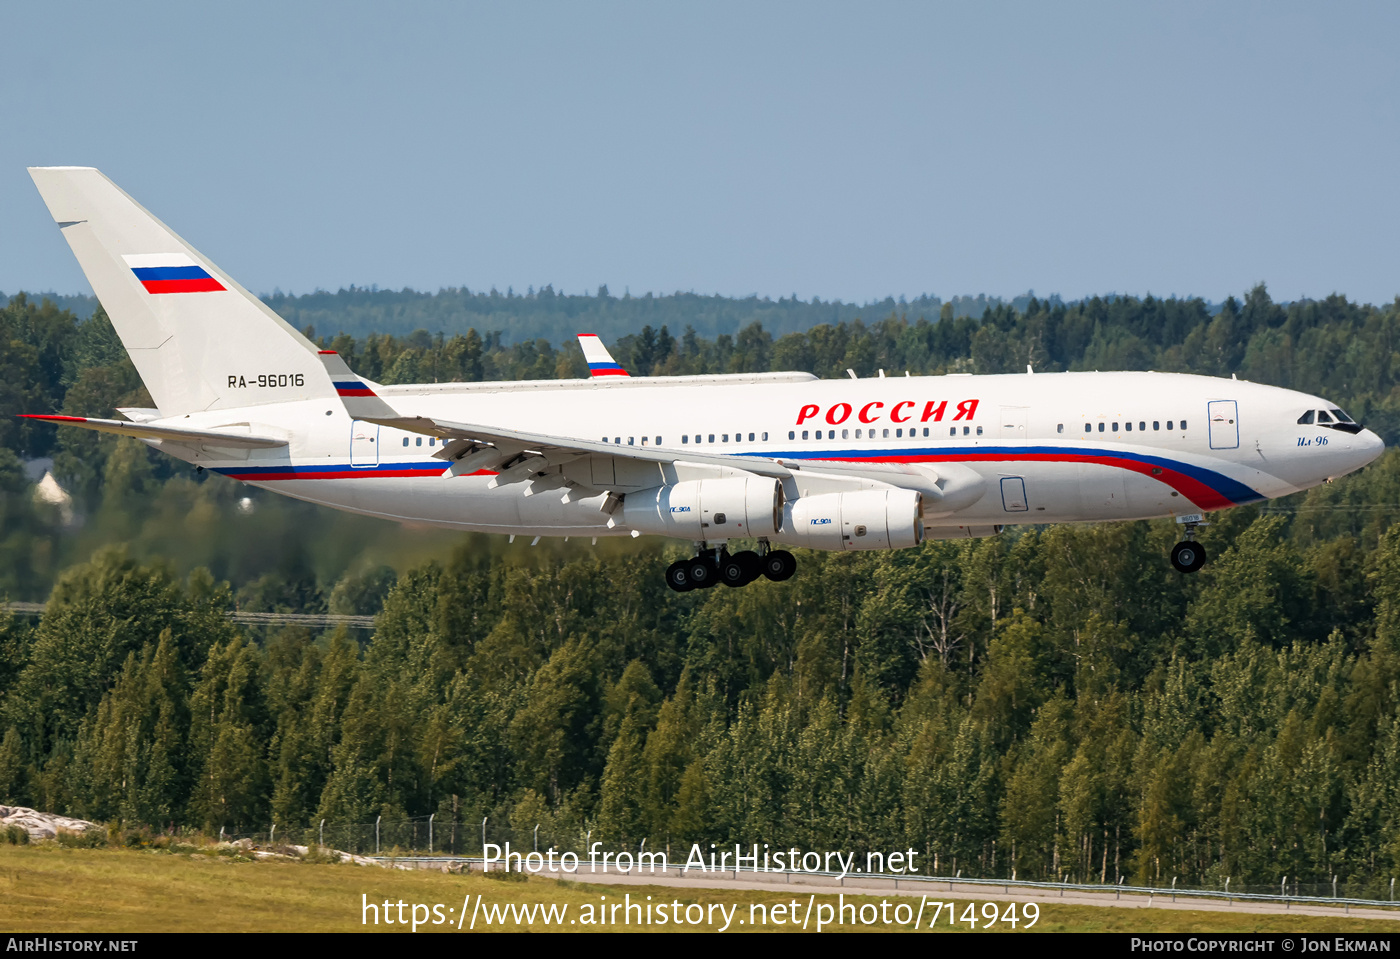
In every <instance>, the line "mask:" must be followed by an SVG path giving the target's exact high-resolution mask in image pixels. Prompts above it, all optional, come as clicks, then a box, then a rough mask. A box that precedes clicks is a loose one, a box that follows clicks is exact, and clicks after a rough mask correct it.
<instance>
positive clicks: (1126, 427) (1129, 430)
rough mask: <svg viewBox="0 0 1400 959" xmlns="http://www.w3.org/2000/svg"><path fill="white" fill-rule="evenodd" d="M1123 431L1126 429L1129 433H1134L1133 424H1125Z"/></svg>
mask: <svg viewBox="0 0 1400 959" xmlns="http://www.w3.org/2000/svg"><path fill="white" fill-rule="evenodd" d="M1123 429H1125V430H1127V431H1128V432H1129V433H1131V432H1132V431H1133V424H1132V423H1124V424H1123Z"/></svg>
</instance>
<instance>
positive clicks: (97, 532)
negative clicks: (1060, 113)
mask: <svg viewBox="0 0 1400 959" xmlns="http://www.w3.org/2000/svg"><path fill="white" fill-rule="evenodd" d="M1398 324H1400V304H1392V305H1387V306H1384V307H1379V308H1377V307H1370V306H1360V305H1356V304H1352V303H1349V302H1348V301H1346V300H1345V299H1344V298H1341V297H1334V298H1331V299H1329V300H1327V301H1322V302H1309V303H1299V304H1292V305H1290V306H1289V307H1287V308H1280V307H1278V306H1276V305H1275V304H1273V303H1272V302H1271V301H1270V299H1269V297H1268V295H1267V292H1266V291H1265V290H1263V288H1262V287H1261V288H1256V289H1255V290H1253V291H1251V292H1250V293H1249V294H1248V295H1247V296H1246V297H1244V298H1243V299H1242V300H1239V301H1236V300H1230V301H1227V302H1226V304H1225V306H1224V308H1223V309H1221V310H1219V311H1218V312H1216V313H1212V312H1211V311H1209V310H1207V309H1206V308H1205V305H1204V304H1203V303H1201V302H1200V301H1198V300H1186V301H1178V300H1165V301H1163V300H1153V299H1147V298H1145V299H1129V298H1117V299H1113V300H1090V301H1086V302H1084V303H1082V304H1074V305H1071V306H1065V305H1063V304H1049V305H1047V304H1043V303H1040V302H1039V301H1030V302H1028V303H1027V304H1026V308H1025V309H1024V310H1017V309H1014V308H1011V307H1007V306H1003V307H998V308H996V309H991V310H988V311H987V312H986V313H985V314H984V315H983V316H982V317H981V318H979V319H968V318H964V319H959V318H955V317H947V318H943V319H922V320H921V319H917V318H916V319H913V320H910V319H908V318H906V317H905V316H903V315H901V314H894V315H886V316H883V317H881V318H878V319H872V320H868V321H861V320H851V321H849V322H842V323H838V324H835V325H825V326H821V325H819V326H816V327H814V328H812V329H810V330H806V331H801V332H793V333H788V334H786V335H783V336H780V337H777V338H773V337H772V336H770V335H769V334H768V333H767V332H766V331H765V330H764V329H762V328H759V327H757V326H751V327H747V328H745V329H744V330H742V331H741V332H740V333H739V335H737V336H734V337H729V336H718V337H714V338H705V337H701V336H699V335H698V334H696V333H694V332H693V331H686V330H685V329H681V330H679V331H676V330H672V329H670V328H669V327H667V328H665V329H662V328H660V327H651V328H644V329H643V330H641V331H640V332H638V333H636V334H634V335H631V336H628V337H625V338H622V339H621V340H620V342H615V343H614V344H612V345H615V347H616V349H615V352H616V355H617V356H618V359H619V360H620V361H622V362H623V363H624V365H627V366H629V367H630V368H631V369H633V371H634V372H636V373H651V372H699V371H704V370H760V369H770V368H787V369H810V370H813V371H814V372H817V373H818V374H819V375H823V376H832V375H844V370H845V368H846V367H851V368H854V369H856V370H858V371H859V372H861V373H862V374H868V373H873V372H874V371H875V370H877V369H879V368H885V369H888V370H892V371H902V370H904V369H909V370H911V371H913V372H937V371H949V370H958V371H968V372H998V371H1004V370H1016V369H1024V366H1025V364H1026V363H1027V362H1029V363H1032V364H1034V365H1035V368H1036V369H1037V370H1053V369H1065V368H1074V369H1084V368H1088V369H1095V368H1098V369H1135V368H1156V369H1163V370H1190V371H1193V372H1202V373H1212V374H1216V375H1229V374H1231V373H1237V374H1238V375H1239V376H1240V377H1242V378H1249V379H1257V380H1261V381H1264V382H1270V383H1276V384H1278V385H1283V386H1291V387H1294V388H1301V389H1310V390H1315V391H1318V392H1321V393H1322V394H1323V395H1325V396H1327V397H1329V398H1330V399H1332V400H1335V401H1337V402H1339V403H1341V404H1343V405H1344V406H1345V407H1346V408H1347V409H1348V410H1349V411H1350V412H1351V413H1352V414H1353V415H1355V416H1356V417H1357V418H1358V419H1361V420H1363V421H1365V422H1366V423H1367V425H1371V426H1376V427H1378V428H1379V430H1380V431H1381V432H1382V435H1384V436H1386V437H1387V439H1388V440H1390V441H1392V442H1393V441H1394V440H1395V439H1396V432H1397V426H1400V421H1397V419H1396V416H1397V413H1400V398H1398V397H1397V393H1396V387H1397V385H1400V384H1397V377H1400V356H1397V354H1396V352H1395V344H1394V342H1393V336H1394V332H1395V331H1396V329H1397V325H1398ZM334 346H335V348H337V349H340V350H341V351H342V352H343V353H345V354H346V356H347V359H349V361H350V363H351V366H352V368H354V369H356V370H357V372H360V373H362V374H363V375H365V376H368V377H370V378H373V379H380V380H383V381H394V382H402V381H412V380H417V379H442V380H447V379H455V378H485V377H500V378H513V377H522V376H561V375H579V374H580V373H581V370H580V369H579V364H580V360H581V357H578V356H577V355H576V351H577V348H576V346H574V345H573V344H572V343H571V342H567V341H565V342H563V343H562V344H560V345H558V346H554V345H551V344H550V343H548V342H536V343H521V344H515V345H512V346H504V345H502V344H501V343H500V341H498V340H493V338H492V337H490V336H482V335H478V334H476V333H474V332H472V331H468V332H467V333H464V334H462V335H460V336H455V337H430V336H427V335H426V334H424V335H422V336H408V337H381V336H368V337H365V338H363V339H359V340H353V339H351V338H349V337H345V338H343V339H338V340H335V342H334ZM141 393H142V390H141V387H140V384H139V382H138V381H137V380H136V379H135V376H134V373H132V371H131V368H130V366H129V364H128V363H127V362H126V360H125V356H124V354H123V353H122V351H121V350H120V347H119V344H117V343H116V341H115V338H114V337H113V335H112V333H111V328H110V325H109V324H107V322H106V320H105V318H104V317H103V316H102V315H101V314H100V312H99V313H98V314H96V315H95V316H94V317H93V319H91V320H89V321H86V322H77V321H75V320H74V319H73V317H72V316H71V315H70V314H66V313H64V312H63V311H60V310H57V309H56V308H52V307H46V306H43V305H35V304H33V303H31V302H29V301H27V300H17V301H15V302H12V303H11V304H10V305H9V306H7V307H5V308H3V309H0V411H2V412H5V413H10V412H15V411H19V410H38V411H50V410H52V411H62V412H69V413H75V414H88V415H110V413H111V410H112V408H113V407H114V406H117V405H143V402H142V399H141ZM72 433H77V431H72ZM0 444H3V446H4V449H3V450H0V593H5V594H7V595H8V596H9V598H11V599H33V598H37V599H45V598H47V599H48V602H49V605H48V608H47V610H46V612H45V613H44V615H43V616H42V618H39V619H37V620H30V619H24V618H19V617H12V618H8V619H5V618H0V802H5V801H8V802H16V803H22V804H27V805H34V806H36V807H41V808H45V809H49V810H52V811H56V812H63V813H68V814H73V815H79V816H83V817H85V818H93V819H99V820H104V821H105V820H122V821H125V822H128V823H144V824H148V825H151V826H155V827H170V826H176V827H190V828H199V829H207V830H211V831H214V832H217V831H218V830H219V829H220V828H223V829H225V830H226V831H228V832H235V833H236V832H245V833H246V832H252V831H266V829H267V828H268V825H269V824H271V823H277V824H279V832H280V831H281V830H284V829H286V830H295V829H305V828H310V827H314V826H315V825H316V824H317V823H318V822H319V821H320V820H322V819H326V820H327V821H328V823H330V824H341V823H365V822H373V821H374V819H375V817H383V819H384V820H385V821H386V822H389V821H397V820H403V819H407V818H410V817H427V816H428V815H430V814H431V815H434V816H435V817H436V819H437V822H438V823H439V824H463V826H464V828H463V832H464V833H465V834H471V833H472V831H473V830H474V829H475V828H476V824H479V823H480V821H481V819H482V818H483V817H488V818H489V820H490V821H491V822H492V823H493V824H495V826H493V828H497V829H499V828H514V829H515V830H516V832H515V835H525V834H528V832H529V830H530V829H531V827H533V826H534V825H535V824H539V825H540V842H541V846H542V847H543V846H544V845H545V844H547V843H549V844H555V845H558V846H561V847H574V846H576V845H577V844H578V843H579V842H580V840H581V838H582V836H583V835H585V834H586V833H588V832H589V831H591V834H592V837H593V838H594V839H603V840H605V841H608V842H610V843H623V842H626V843H632V844H635V843H637V842H640V841H641V840H642V839H646V840H648V848H657V847H660V846H664V845H666V844H669V845H671V846H672V847H673V848H674V847H676V846H678V845H682V844H685V843H688V842H690V841H703V842H719V843H724V842H736V841H737V842H744V843H748V842H769V843H773V844H775V845H796V846H799V847H803V848H818V849H822V848H826V849H837V848H840V849H857V850H866V849H876V850H879V849H893V848H904V847H913V848H914V849H916V850H918V851H919V852H920V853H921V856H922V857H923V864H924V868H925V870H926V871H934V870H935V869H936V871H937V872H939V873H941V874H951V873H953V872H956V871H957V870H962V871H963V874H964V875H976V874H981V875H996V876H1007V875H1010V874H1011V873H1012V871H1013V870H1014V871H1015V872H1016V874H1017V875H1018V876H1020V877H1022V878H1040V877H1045V878H1052V877H1053V878H1056V879H1059V878H1061V877H1063V876H1066V875H1067V876H1069V877H1070V878H1071V879H1081V880H1086V881H1100V880H1107V881H1109V882H1112V881H1114V880H1115V879H1117V878H1118V877H1120V876H1123V877H1127V878H1128V879H1129V880H1130V881H1141V882H1151V883H1158V884H1165V883H1167V882H1170V881H1171V879H1172V878H1173V877H1178V878H1179V879H1180V882H1181V884H1183V885H1191V884H1215V885H1218V884H1219V883H1221V882H1223V880H1224V878H1225V877H1231V878H1232V880H1233V881H1232V888H1240V886H1242V885H1247V884H1261V885H1262V884H1273V885H1274V886H1275V887H1276V886H1277V883H1278V882H1279V880H1280V877H1281V876H1283V875H1288V876H1290V877H1295V878H1301V879H1302V881H1304V882H1322V881H1326V880H1330V878H1331V877H1332V876H1333V875H1339V876H1341V877H1342V879H1343V881H1347V882H1350V883H1353V884H1355V887H1354V888H1357V889H1369V890H1370V891H1372V892H1379V891H1381V890H1383V889H1384V888H1386V886H1387V884H1388V883H1389V881H1390V878H1391V877H1392V876H1395V875H1397V874H1400V702H1397V696H1398V695H1400V529H1397V528H1395V527H1394V526H1393V524H1392V520H1393V519H1394V518H1395V517H1396V516H1397V515H1400V456H1398V455H1397V454H1396V453H1394V452H1392V453H1390V454H1387V455H1386V456H1385V457H1384V458H1383V459H1382V460H1380V461H1378V462H1377V463H1376V464H1374V465H1372V466H1371V467H1369V468H1368V469H1367V470H1365V471H1363V472H1362V473H1360V474H1358V475H1355V476H1352V477H1348V478H1346V479H1345V480H1342V481H1340V482H1338V483H1336V484H1333V485H1329V486H1324V487H1320V488H1318V489H1316V490H1313V491H1311V492H1309V493H1308V494H1305V495H1300V496H1297V497H1293V498H1290V499H1289V500H1286V501H1280V502H1277V503H1274V504H1269V505H1267V506H1266V507H1264V508H1259V507H1250V508H1244V509H1236V510H1232V511H1228V512H1226V513H1220V514H1215V515H1214V516H1213V517H1212V521H1213V522H1212V525H1211V526H1209V527H1207V528H1206V529H1205V530H1203V534H1204V535H1203V538H1204V541H1205V544H1206V546H1207V548H1208V550H1209V552H1210V555H1211V556H1212V561H1211V562H1210V563H1209V564H1208V565H1207V566H1206V568H1205V569H1204V570H1203V571H1202V572H1201V573H1199V574H1197V575H1195V576H1192V577H1183V576H1180V575H1178V574H1176V573H1174V572H1173V571H1172V570H1171V568H1170V566H1169V564H1168V563H1167V561H1166V553H1167V550H1168V548H1169V546H1170V544H1171V543H1172V542H1173V541H1174V540H1175V539H1176V534H1177V530H1176V528H1175V526H1174V524H1171V523H1131V524H1116V525H1102V526H1057V527H1046V528H1035V527H1026V528H1021V529H1015V530H1010V531H1008V533H1007V534H1004V535H1003V536H1001V537H999V538H996V539H991V540H985V541H975V542H961V543H952V542H934V543H927V544H925V545H924V546H922V547H920V548H918V549H914V550H906V551H900V552H894V553H888V554H851V555H846V554H841V555H831V554H808V555H806V556H804V557H803V561H802V565H801V571H800V572H799V574H798V575H797V577H795V578H794V579H793V580H791V581H789V582H787V583H784V584H773V583H765V582H760V583H756V584H754V585H753V586H750V587H749V588H747V589H743V590H728V589H725V588H723V587H719V588H716V589H712V590H707V591H697V592H693V593H687V594H683V595H678V594H673V593H670V592H669V591H668V590H667V589H666V587H665V585H664V584H663V583H662V582H661V580H660V577H658V576H657V575H656V573H657V570H658V569H659V568H660V567H661V566H662V565H663V564H664V563H666V562H667V561H669V559H671V558H675V557H677V556H679V555H680V554H681V552H682V551H683V550H684V546H683V545H682V544H671V543H665V542H661V541H649V540H646V539H643V540H641V541H638V542H636V543H633V544H611V543H603V544H600V546H599V547H597V548H590V547H589V546H588V545H587V544H586V543H584V544H578V543H570V544H557V543H556V544H542V545H541V546H539V547H537V548H535V549H531V548H529V547H527V546H525V545H524V544H523V543H521V544H518V545H516V546H513V547H511V546H507V545H505V544H504V542H503V541H502V540H501V539H500V538H491V537H485V536H451V537H446V536H438V535H437V534H428V533H425V532H424V531H405V530H399V529H397V528H395V527H391V526H388V525H387V524H376V523H374V522H373V521H369V520H363V519H359V518H355V517H342V516H338V515H336V514H330V513H328V512H327V511H322V510H317V509H314V508H311V507H307V506H304V505H301V504H295V503H285V502H279V501H277V500H276V499H275V498H274V497H270V496H265V495H263V494H260V493H258V492H257V491H252V490H248V489H246V488H242V487H239V486H238V485H237V484H235V483H232V482H230V481H228V480H224V479H222V478H217V477H215V478H209V477H201V476H195V475H194V474H192V473H191V472H189V470H188V469H187V468H186V467H184V466H183V465H182V464H178V463H172V462H171V461H169V460H162V459H160V458H158V457H154V456H152V455H151V454H149V453H148V451H146V450H145V448H144V447H142V446H140V445H139V444H136V443H134V442H131V441H125V440H120V441H119V440H115V439H106V438H94V437H92V436H91V435H89V434H82V435H77V436H75V435H71V434H70V433H56V432H52V431H49V430H48V428H46V427H35V426H31V425H28V424H21V423H17V422H16V421H15V420H13V419H12V418H11V417H9V416H5V417H4V418H3V419H2V420H0ZM38 456H52V457H53V458H54V471H55V474H56V475H57V477H58V478H59V480H60V481H61V482H62V483H64V485H65V486H66V487H67V488H68V489H69V490H70V491H72V493H73V495H74V500H75V502H74V511H75V514H76V518H74V519H72V520H65V519H64V518H63V517H62V516H61V515H60V514H59V511H57V510H56V509H55V508H54V507H51V506H47V505H42V504H36V503H35V501H34V497H33V495H32V492H33V490H32V480H31V479H29V478H28V477H27V476H26V474H25V473H24V470H23V465H22V464H23V461H24V460H28V459H32V458H34V457H38ZM253 531H256V532H253ZM50 590H51V592H50ZM235 605H237V606H239V607H241V608H245V609H289V610H295V611H317V610H324V609H336V610H340V611H345V612H375V613H377V614H378V618H377V620H376V626H375V629H374V630H373V632H372V633H366V634H362V635H359V634H350V633H346V632H343V631H342V632H326V633H323V634H314V633H311V632H309V631H306V630H304V629H301V628H295V627H292V628H284V629H276V630H268V629H261V628H259V629H245V628H242V627H238V626H236V625H234V624H232V623H231V622H230V621H229V620H228V619H227V618H226V617H225V616H224V612H225V611H226V610H228V609H229V608H231V607H234V606H235ZM330 828H331V826H328V831H329V830H330Z"/></svg>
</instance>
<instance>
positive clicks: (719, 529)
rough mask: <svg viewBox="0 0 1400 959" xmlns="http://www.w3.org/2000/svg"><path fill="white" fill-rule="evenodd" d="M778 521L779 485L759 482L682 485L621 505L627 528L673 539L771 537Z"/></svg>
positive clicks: (653, 491)
mask: <svg viewBox="0 0 1400 959" xmlns="http://www.w3.org/2000/svg"><path fill="white" fill-rule="evenodd" d="M782 515H783V487H782V484H781V483H779V482H778V481H777V480H775V479H766V478H764V477H762V476H751V477H739V478H736V479H702V480H685V481H683V482H680V483H675V484H672V485H669V486H658V487H655V488H653V489H644V490H641V491H639V492H636V493H628V494H627V497H626V498H625V499H624V500H623V501H622V521H623V522H624V523H626V524H627V526H628V527H629V528H631V529H635V530H640V531H641V532H643V533H655V534H657V535H658V536H675V537H677V538H679V539H691V540H721V539H738V538H740V537H746V536H772V535H773V534H775V533H776V532H777V531H778V524H779V523H780V522H781V519H782Z"/></svg>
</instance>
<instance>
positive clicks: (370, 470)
mask: <svg viewBox="0 0 1400 959" xmlns="http://www.w3.org/2000/svg"><path fill="white" fill-rule="evenodd" d="M446 471H447V467H446V466H444V467H443V468H442V469H440V470H439V469H431V470H421V469H418V470H391V469H381V468H376V467H373V466H366V467H365V468H364V469H363V470H352V471H346V470H343V469H342V470H337V471H335V472H331V471H329V470H327V471H325V472H316V471H305V472H300V473H297V472H292V471H290V470H289V471H288V472H286V473H240V472H236V471H231V472H226V473H224V475H225V476H227V477H228V478H229V479H236V480H242V481H243V482H245V483H264V482H269V481H272V480H302V479H317V480H339V479H385V478H387V479H405V478H408V479H412V478H416V477H419V476H439V477H440V476H442V474H443V473H445V472H446ZM496 472H497V471H496V470H477V471H476V472H475V473H461V474H459V477H458V478H460V477H461V476H495V475H496Z"/></svg>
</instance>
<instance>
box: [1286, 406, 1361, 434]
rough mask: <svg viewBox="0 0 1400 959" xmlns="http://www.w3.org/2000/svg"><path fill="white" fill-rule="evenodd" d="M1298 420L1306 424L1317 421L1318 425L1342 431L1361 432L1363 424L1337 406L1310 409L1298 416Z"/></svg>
mask: <svg viewBox="0 0 1400 959" xmlns="http://www.w3.org/2000/svg"><path fill="white" fill-rule="evenodd" d="M1298 422H1299V423H1300V424H1302V425H1304V426H1307V425H1309V424H1312V423H1314V422H1316V424H1317V425H1318V426H1323V427H1326V428H1327V429H1329V430H1338V431H1340V432H1342V433H1360V432H1361V424H1360V423H1357V422H1356V420H1354V419H1352V418H1351V417H1350V416H1347V415H1346V414H1345V413H1343V412H1342V411H1341V410H1339V409H1337V408H1336V407H1335V406H1334V407H1331V408H1330V409H1326V410H1308V411H1307V412H1306V413H1304V414H1303V415H1302V416H1300V417H1298Z"/></svg>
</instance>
